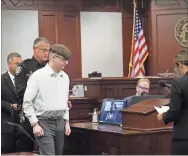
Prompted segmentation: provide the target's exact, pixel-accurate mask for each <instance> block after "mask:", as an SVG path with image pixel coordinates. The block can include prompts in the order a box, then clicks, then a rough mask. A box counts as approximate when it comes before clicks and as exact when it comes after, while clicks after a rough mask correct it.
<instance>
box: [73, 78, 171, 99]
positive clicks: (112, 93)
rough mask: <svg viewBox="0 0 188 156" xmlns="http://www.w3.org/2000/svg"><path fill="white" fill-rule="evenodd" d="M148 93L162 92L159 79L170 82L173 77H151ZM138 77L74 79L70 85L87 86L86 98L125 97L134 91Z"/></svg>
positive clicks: (156, 93)
mask: <svg viewBox="0 0 188 156" xmlns="http://www.w3.org/2000/svg"><path fill="white" fill-rule="evenodd" d="M148 78H149V79H150V81H151V86H150V94H151V95H158V94H164V93H165V92H164V89H163V88H161V87H160V86H159V84H158V83H159V80H161V79H164V80H166V81H167V83H171V81H172V79H173V78H152V77H148ZM137 81H138V78H127V77H123V78H101V79H74V80H73V81H72V85H77V84H83V85H84V87H86V88H87V90H85V92H84V96H85V97H88V98H97V99H103V98H125V97H127V96H131V95H134V94H135V93H136V83H137Z"/></svg>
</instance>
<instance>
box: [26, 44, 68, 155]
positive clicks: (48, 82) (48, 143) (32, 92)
mask: <svg viewBox="0 0 188 156" xmlns="http://www.w3.org/2000/svg"><path fill="white" fill-rule="evenodd" d="M70 56H71V52H70V50H69V49H68V48H67V47H65V46H64V45H61V44H55V45H52V46H51V48H50V51H49V62H48V63H47V64H46V66H45V67H44V68H42V69H39V70H37V71H36V72H35V73H33V74H32V75H31V77H30V79H29V80H28V84H27V88H26V91H25V95H24V100H23V109H24V113H25V116H26V117H27V118H28V119H29V122H30V124H31V126H32V127H33V133H34V135H35V138H36V141H37V143H38V144H39V150H40V154H41V155H61V154H62V149H63V142H64V135H63V132H65V134H66V135H70V133H71V130H70V125H69V107H68V104H67V101H68V93H69V84H70V80H69V77H68V75H67V74H66V73H65V72H64V71H63V70H64V68H65V66H66V65H67V64H68V60H69V58H70ZM58 134H61V135H58ZM57 140H59V141H57ZM56 149H59V150H58V151H57V150H56Z"/></svg>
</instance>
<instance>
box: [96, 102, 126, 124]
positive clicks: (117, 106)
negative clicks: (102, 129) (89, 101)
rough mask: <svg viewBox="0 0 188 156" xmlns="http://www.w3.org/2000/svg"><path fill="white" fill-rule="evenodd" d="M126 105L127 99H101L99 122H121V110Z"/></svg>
mask: <svg viewBox="0 0 188 156" xmlns="http://www.w3.org/2000/svg"><path fill="white" fill-rule="evenodd" d="M126 107H127V100H103V104H102V108H101V113H100V116H99V123H109V124H119V125H120V124H121V123H122V118H121V112H120V111H121V110H122V109H123V108H126Z"/></svg>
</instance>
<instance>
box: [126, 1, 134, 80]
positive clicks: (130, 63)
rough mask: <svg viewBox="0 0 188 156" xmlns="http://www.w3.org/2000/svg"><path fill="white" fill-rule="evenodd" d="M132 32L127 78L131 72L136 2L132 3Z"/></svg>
mask: <svg viewBox="0 0 188 156" xmlns="http://www.w3.org/2000/svg"><path fill="white" fill-rule="evenodd" d="M133 6H134V9H133V31H132V45H131V56H130V62H129V75H128V77H130V76H131V70H132V62H133V61H132V55H133V54H132V53H133V48H134V26H135V15H136V0H134V1H133Z"/></svg>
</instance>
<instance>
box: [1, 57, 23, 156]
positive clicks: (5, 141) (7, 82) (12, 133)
mask: <svg viewBox="0 0 188 156" xmlns="http://www.w3.org/2000/svg"><path fill="white" fill-rule="evenodd" d="M21 61H22V59H21V56H20V55H19V54H18V53H11V54H9V55H8V57H7V64H8V71H7V72H6V73H4V74H2V75H1V151H2V152H3V153H9V152H15V151H16V136H17V133H16V128H15V127H14V126H11V125H8V124H6V123H4V121H9V122H12V120H13V118H12V110H13V109H16V108H17V104H16V101H17V96H16V89H15V83H14V75H15V72H16V68H17V65H18V64H19V63H20V62H21Z"/></svg>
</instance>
